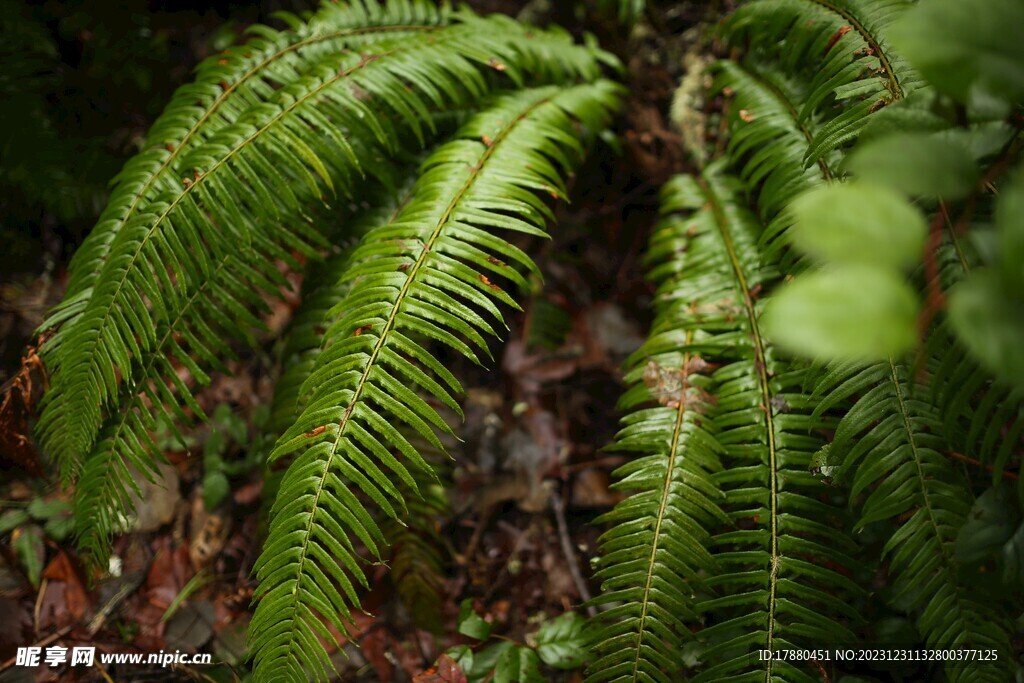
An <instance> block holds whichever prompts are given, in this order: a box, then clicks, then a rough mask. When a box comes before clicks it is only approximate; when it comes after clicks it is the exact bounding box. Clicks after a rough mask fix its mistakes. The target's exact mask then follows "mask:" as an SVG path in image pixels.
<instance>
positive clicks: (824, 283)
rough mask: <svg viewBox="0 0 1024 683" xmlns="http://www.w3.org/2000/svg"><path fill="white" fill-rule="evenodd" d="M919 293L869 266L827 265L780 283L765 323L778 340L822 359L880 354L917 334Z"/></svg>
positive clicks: (909, 343)
mask: <svg viewBox="0 0 1024 683" xmlns="http://www.w3.org/2000/svg"><path fill="white" fill-rule="evenodd" d="M917 310H918V302H917V296H916V295H915V293H914V291H913V290H912V289H911V288H910V286H909V285H908V284H907V282H906V281H905V280H904V279H903V278H902V277H901V276H899V275H897V274H895V273H893V272H891V271H889V270H886V269H884V268H878V267H873V266H867V265H855V266H839V267H826V268H825V269H823V270H819V271H817V272H813V273H807V274H805V275H801V276H800V277H798V278H796V279H795V280H793V281H792V282H790V283H788V284H785V285H783V286H782V287H780V288H779V290H778V292H777V293H776V294H775V296H774V297H773V298H772V299H771V300H770V301H769V302H768V304H767V306H766V308H765V313H764V326H765V329H766V330H767V332H768V335H769V336H770V337H772V338H773V340H774V341H775V342H777V343H778V344H780V345H782V346H785V347H787V348H789V349H790V350H791V351H794V352H796V353H799V354H803V355H807V356H811V357H815V358H821V359H872V358H873V359H881V358H886V357H889V356H893V355H899V354H902V353H903V352H905V351H907V350H909V349H910V348H911V347H913V345H914V341H915V339H916V328H915V321H916V317H917Z"/></svg>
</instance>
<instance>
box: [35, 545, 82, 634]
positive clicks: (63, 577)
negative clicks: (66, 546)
mask: <svg viewBox="0 0 1024 683" xmlns="http://www.w3.org/2000/svg"><path fill="white" fill-rule="evenodd" d="M43 578H44V579H47V580H48V581H49V583H48V584H47V586H46V595H44V605H45V603H46V598H47V597H48V596H49V594H50V593H52V594H53V595H54V597H55V598H56V599H57V600H58V601H59V608H58V609H57V610H56V613H55V616H56V617H57V618H56V620H55V621H54V622H52V624H50V625H52V626H55V627H57V628H60V627H62V626H66V625H67V624H68V623H73V622H75V621H81V619H82V618H83V617H84V615H85V611H86V609H87V608H88V607H89V597H88V594H87V593H86V590H85V585H84V584H83V582H82V577H81V575H80V574H79V573H78V570H77V568H76V567H75V565H74V563H73V562H72V561H71V558H70V557H68V554H67V553H66V552H64V551H63V550H60V551H58V552H57V556H56V557H54V558H53V559H52V560H50V564H48V565H46V569H44V570H43ZM40 612H42V610H40ZM61 614H66V615H68V616H70V618H71V621H62V620H61ZM40 619H42V617H40ZM40 627H41V628H42V620H40Z"/></svg>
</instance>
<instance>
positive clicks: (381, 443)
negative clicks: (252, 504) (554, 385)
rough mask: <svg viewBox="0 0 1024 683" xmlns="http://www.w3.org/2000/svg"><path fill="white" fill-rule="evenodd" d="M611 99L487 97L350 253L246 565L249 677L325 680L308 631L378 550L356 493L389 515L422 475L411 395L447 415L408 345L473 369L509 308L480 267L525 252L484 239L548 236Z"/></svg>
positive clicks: (448, 384)
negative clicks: (567, 180) (255, 550)
mask: <svg viewBox="0 0 1024 683" xmlns="http://www.w3.org/2000/svg"><path fill="white" fill-rule="evenodd" d="M616 93H617V89H616V87H615V86H613V85H611V84H609V83H608V82H603V81H602V82H598V83H596V84H593V85H581V86H576V87H572V88H568V89H540V90H532V91H524V92H522V93H519V94H517V95H511V96H507V97H504V98H501V99H499V100H497V101H496V102H495V103H494V104H493V105H492V107H491V108H489V109H488V110H487V111H485V112H483V113H481V114H479V115H477V116H476V117H474V118H473V119H471V120H470V121H469V122H468V123H467V124H466V125H465V126H464V127H463V128H462V129H461V130H460V132H459V134H458V135H457V137H456V139H455V140H454V141H452V142H450V143H448V144H446V145H444V146H442V147H441V148H440V149H438V150H437V151H436V152H434V153H433V154H432V155H431V156H430V157H429V158H428V159H427V161H426V162H424V165H423V169H422V176H421V178H420V179H419V181H418V182H417V184H416V186H415V188H414V193H413V197H412V199H411V200H410V201H409V203H408V204H406V206H405V207H404V208H403V209H402V210H401V211H400V212H399V214H398V215H397V216H396V217H395V220H394V221H392V222H391V223H389V224H386V225H383V226H381V227H379V228H377V229H374V230H372V231H371V232H370V233H369V234H368V235H367V236H366V238H365V240H364V241H363V242H362V243H361V244H360V246H359V247H358V248H357V249H356V252H355V253H354V254H353V257H352V261H353V264H354V265H353V266H352V267H350V268H349V269H348V270H347V271H346V272H345V274H344V275H343V279H344V280H346V281H351V282H352V283H353V284H352V288H351V289H350V290H349V292H348V294H347V295H346V297H345V299H344V300H343V301H342V302H341V303H340V304H339V305H338V306H337V307H336V320H335V322H334V323H333V324H332V325H331V327H330V328H329V329H328V332H327V339H328V342H327V344H328V345H327V347H326V349H325V351H324V352H323V353H321V355H320V356H319V358H318V359H317V363H316V368H315V369H314V371H313V372H312V374H311V375H310V376H309V378H308V379H307V380H306V389H304V391H306V390H308V391H309V392H310V399H309V402H308V403H307V404H306V406H305V408H304V410H303V413H302V415H301V416H300V417H299V419H298V420H297V421H296V422H295V424H294V425H293V426H292V427H291V428H289V429H288V430H287V431H286V432H285V433H284V434H283V435H282V437H281V439H280V441H279V443H278V445H277V447H276V448H275V450H274V453H273V454H272V457H273V458H277V457H281V456H282V455H285V454H289V453H292V452H295V451H299V452H300V453H299V455H298V457H297V458H296V460H295V462H294V463H292V465H291V466H290V467H289V469H288V471H287V473H286V475H285V477H284V480H283V482H282V484H281V489H280V492H279V493H278V498H277V502H276V503H275V506H274V510H273V512H272V520H271V524H270V531H269V538H268V539H267V543H266V545H265V547H264V551H263V553H262V555H261V556H260V559H259V561H258V562H257V565H256V567H255V572H256V576H257V578H258V579H259V580H260V584H261V585H260V588H259V591H258V594H257V596H258V599H259V603H258V606H257V609H256V613H255V615H254V617H253V621H252V624H251V627H250V639H251V649H252V651H253V653H254V662H255V672H256V676H257V678H258V679H259V680H305V679H306V676H307V675H312V676H314V677H317V678H320V677H322V675H321V674H322V673H323V672H324V671H326V667H327V666H328V664H327V661H328V658H327V652H326V650H325V649H324V647H323V646H322V645H321V644H320V643H319V641H318V640H317V635H316V634H320V635H322V636H324V637H327V634H328V631H327V629H326V627H325V626H324V622H326V623H329V624H331V625H332V626H333V627H334V628H336V629H338V630H339V631H341V632H344V620H345V619H347V618H348V617H349V616H350V614H351V611H350V610H351V606H352V605H358V599H357V597H356V592H355V585H356V584H365V582H366V579H365V575H364V573H363V571H362V569H361V567H360V561H361V560H360V559H359V553H358V552H357V550H356V548H355V545H354V543H355V542H356V541H357V540H358V541H361V542H362V544H363V545H365V546H366V548H367V550H368V551H369V553H370V554H371V555H373V556H375V557H380V551H381V548H382V546H383V545H384V536H383V533H382V531H381V529H380V527H379V526H378V524H377V522H376V521H375V520H374V519H373V517H372V516H371V514H370V513H369V511H368V510H367V508H366V507H365V506H364V504H363V503H362V502H361V501H360V500H359V498H357V496H356V495H355V493H354V492H353V488H354V489H356V490H359V491H361V492H362V493H363V494H365V495H366V496H367V497H368V498H369V499H370V500H372V501H373V503H374V505H375V507H376V508H378V509H380V510H381V511H382V512H383V513H384V514H385V515H386V516H387V517H391V518H397V517H398V516H399V515H400V514H401V511H404V508H405V497H404V496H403V494H402V492H401V491H400V490H399V488H398V485H397V484H396V483H395V481H396V480H397V481H400V482H402V483H403V484H404V485H405V486H408V487H410V488H411V489H412V490H414V491H416V490H418V486H417V484H416V481H415V478H414V476H413V474H412V473H411V472H410V467H411V468H412V469H413V470H419V471H422V472H427V473H429V472H431V471H432V470H431V468H430V466H429V464H428V463H427V462H426V461H425V460H424V459H423V457H422V455H421V454H420V452H419V451H417V449H416V448H415V447H414V446H413V445H412V444H411V443H410V441H409V440H408V439H406V438H405V437H404V436H403V435H402V433H401V430H400V429H399V428H398V426H397V425H404V427H407V428H408V429H410V430H412V432H413V433H415V434H417V435H418V436H419V437H420V438H422V439H423V440H424V441H426V443H427V444H429V445H431V446H433V447H435V448H439V449H440V448H442V446H441V443H440V441H439V440H438V438H437V436H436V433H435V430H439V431H448V430H449V428H448V426H447V424H446V423H445V422H444V421H443V420H442V419H441V417H440V416H439V415H438V413H437V411H436V409H435V408H433V407H432V406H431V405H429V404H428V403H427V402H425V401H424V400H423V399H422V398H420V397H419V395H418V394H417V393H416V392H415V391H414V390H413V389H411V388H410V386H414V387H418V388H419V389H421V390H423V391H425V392H427V393H429V394H430V395H432V396H433V397H434V398H435V399H436V400H437V401H439V402H440V403H442V404H445V405H447V406H449V407H450V408H454V409H457V407H458V406H457V404H456V403H455V400H454V396H453V395H452V394H453V393H458V392H460V391H461V387H460V386H459V384H458V382H457V381H456V380H455V378H454V377H453V376H452V374H451V372H450V371H448V370H447V369H446V368H445V367H444V366H443V365H442V364H441V363H440V362H439V361H437V360H436V358H434V357H433V356H432V355H431V353H430V351H429V350H428V349H426V348H425V347H424V346H423V345H422V342H421V341H417V340H420V339H428V340H430V339H433V340H435V341H439V342H441V343H442V344H444V345H446V346H448V347H449V348H451V349H452V350H454V351H457V352H459V353H460V354H462V355H464V356H466V357H467V358H469V359H471V360H474V361H477V360H478V355H477V354H478V353H486V352H487V347H486V344H485V342H484V338H483V336H482V335H483V334H492V333H493V331H492V327H491V324H490V322H488V319H487V318H486V317H484V316H485V315H486V316H489V317H491V318H492V319H494V320H496V321H497V322H499V323H500V321H501V315H500V312H499V311H498V310H497V308H496V307H495V303H496V302H504V303H507V304H510V305H513V306H514V305H515V302H514V301H513V300H512V299H511V298H510V297H509V296H508V295H507V294H506V293H505V292H504V291H503V290H501V289H500V286H499V285H498V284H496V283H493V282H491V281H490V280H489V278H488V276H487V275H485V274H484V273H483V272H481V271H480V270H477V268H480V269H481V270H485V269H486V270H487V271H488V272H491V273H501V272H503V271H504V269H507V268H511V267H512V266H511V265H506V264H514V263H516V262H517V260H518V259H521V258H524V257H523V256H522V254H521V252H519V251H518V250H515V249H513V248H512V247H511V245H508V244H507V243H506V242H504V240H502V239H500V238H497V237H495V236H494V235H493V234H492V231H494V230H511V231H513V232H520V233H525V234H530V235H539V236H542V235H544V234H545V233H544V230H543V226H544V225H545V223H546V222H547V221H548V220H550V219H551V218H552V215H551V211H550V209H549V208H548V206H547V204H545V203H544V201H543V200H542V199H540V198H539V197H538V196H537V194H536V193H537V192H546V193H549V194H551V195H552V196H554V197H562V196H564V194H565V193H564V189H563V185H562V180H561V178H562V177H563V176H564V174H565V173H566V172H567V171H568V170H569V169H570V168H571V167H572V162H573V161H574V160H575V159H576V158H578V156H579V155H580V154H581V153H582V151H583V149H582V147H581V145H580V142H579V139H578V137H577V135H576V134H575V132H574V130H573V121H574V120H578V121H579V122H580V123H581V124H582V125H583V127H584V129H585V130H589V131H591V132H592V133H596V132H598V131H600V130H601V129H603V127H604V126H605V125H606V124H607V121H608V119H609V114H610V111H611V110H613V109H614V108H615V106H616V104H617V103H616ZM483 264H487V265H486V266H485V265H483ZM371 276H372V277H371ZM474 347H475V350H474ZM433 377H437V378H438V379H439V380H440V381H438V380H435V379H434V378H433ZM392 449H395V450H397V451H398V452H399V453H400V454H401V459H399V458H397V457H395V456H394V455H392ZM384 468H386V469H387V470H389V471H390V473H391V474H390V475H389V474H385V472H384ZM392 477H394V478H395V479H394V480H393V479H392ZM328 640H331V639H328ZM303 671H305V673H303Z"/></svg>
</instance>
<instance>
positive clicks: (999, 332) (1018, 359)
mask: <svg viewBox="0 0 1024 683" xmlns="http://www.w3.org/2000/svg"><path fill="white" fill-rule="evenodd" d="M949 317H950V319H951V320H952V321H953V328H954V329H955V330H956V332H957V334H958V335H959V336H960V338H961V339H962V340H963V341H964V343H965V344H966V345H967V348H968V350H970V352H971V353H972V354H973V355H974V356H975V357H976V358H977V359H978V360H979V361H981V363H982V365H984V366H985V367H986V368H988V370H989V371H990V372H991V373H993V374H994V375H995V376H996V377H999V378H1003V379H1005V380H1007V381H1009V382H1010V383H1011V384H1013V385H1014V386H1016V387H1018V388H1024V353H1021V340H1022V339H1024V290H1021V289H1020V288H1019V287H1011V286H1009V285H1008V284H1007V283H1006V282H1005V281H1004V280H1003V278H1000V277H999V275H998V273H997V272H995V271H994V270H992V269H983V270H979V271H976V272H974V273H972V274H971V277H970V278H969V279H967V280H964V281H963V282H961V283H959V284H957V285H956V286H955V287H954V288H953V289H952V290H951V291H950V294H949Z"/></svg>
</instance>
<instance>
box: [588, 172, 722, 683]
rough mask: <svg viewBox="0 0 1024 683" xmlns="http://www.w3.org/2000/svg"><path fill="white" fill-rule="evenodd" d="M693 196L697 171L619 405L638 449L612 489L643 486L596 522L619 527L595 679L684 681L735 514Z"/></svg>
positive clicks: (605, 560)
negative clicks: (689, 242) (688, 211)
mask: <svg viewBox="0 0 1024 683" xmlns="http://www.w3.org/2000/svg"><path fill="white" fill-rule="evenodd" d="M695 194H697V193H695V188H694V187H693V179H692V178H690V177H689V176H679V177H677V178H675V179H674V180H673V181H672V182H671V183H670V184H668V185H666V186H665V188H664V189H663V190H662V212H663V214H664V217H663V219H662V221H661V222H660V223H659V225H658V227H657V228H656V229H655V232H654V233H653V234H652V236H651V239H650V243H649V246H648V254H647V257H646V263H647V265H648V268H649V272H650V277H651V279H652V280H654V281H655V282H656V283H657V285H658V296H657V297H656V299H655V306H656V311H657V314H656V317H655V320H654V323H653V326H652V328H651V332H650V335H649V336H648V339H647V341H646V342H645V343H644V345H643V346H641V347H640V349H638V350H637V351H636V352H635V353H634V354H633V356H632V357H631V358H630V359H629V360H628V361H627V366H628V367H629V368H630V369H629V371H628V372H627V374H626V380H627V381H628V382H629V383H630V385H631V386H630V389H629V390H628V391H627V392H626V393H625V394H624V395H623V397H622V399H621V401H620V403H619V407H620V408H622V409H624V410H631V411H633V412H631V413H630V414H629V415H628V416H627V417H626V418H625V419H624V420H623V428H622V431H621V432H619V434H618V436H617V437H616V441H615V443H614V446H613V447H614V449H615V450H620V451H624V452H627V453H635V454H636V459H634V460H632V461H630V462H629V463H627V464H625V465H623V466H622V467H620V468H618V469H617V470H616V471H615V472H614V474H613V476H614V477H615V478H616V479H617V482H616V483H615V484H614V488H616V489H620V490H628V491H633V492H634V493H632V495H630V496H629V497H628V498H626V499H625V500H624V501H622V502H621V503H619V504H618V505H616V506H615V508H614V509H613V510H612V511H611V512H609V513H607V514H605V515H602V516H601V517H599V518H598V519H597V520H596V522H597V523H608V524H611V526H610V528H609V529H608V530H607V531H606V532H605V533H604V534H603V535H602V536H601V539H600V557H599V559H598V561H597V565H596V566H597V572H596V573H595V575H594V577H595V578H596V579H597V580H599V581H600V582H601V595H599V596H598V597H596V598H595V600H594V604H596V605H610V606H611V607H610V609H607V610H606V611H604V612H602V613H601V614H600V615H599V616H598V617H597V619H596V620H595V621H594V623H592V624H591V641H592V643H593V651H594V654H595V660H594V661H593V663H592V664H591V666H590V668H589V669H588V670H587V679H586V680H587V681H588V683H596V682H598V681H660V682H664V683H670V682H671V681H675V680H678V675H679V672H680V671H682V670H683V661H682V655H683V652H682V643H683V641H684V640H685V639H687V638H692V636H691V635H690V630H689V626H690V625H691V624H695V623H697V622H698V621H699V618H698V615H697V611H696V607H695V604H694V594H695V592H696V591H697V589H698V588H699V587H700V586H701V584H702V582H703V579H702V578H701V575H702V574H703V573H706V572H709V571H711V570H712V568H713V566H714V561H713V560H712V558H711V555H710V554H709V553H708V551H707V544H708V541H709V539H710V534H709V533H708V531H707V529H708V528H714V527H715V526H718V525H719V524H727V523H728V517H726V515H725V513H723V512H722V511H721V509H720V508H719V507H718V505H719V503H720V502H721V498H722V494H721V492H720V491H719V490H718V486H717V485H716V483H715V482H714V480H713V479H712V477H711V474H712V473H713V472H717V471H719V470H720V469H721V463H720V462H719V454H720V452H721V451H722V448H721V446H720V445H719V444H718V442H717V441H716V440H715V438H714V436H713V429H714V426H713V424H712V423H711V420H710V418H709V417H708V412H709V408H710V404H711V402H712V400H713V399H712V397H711V395H710V394H709V392H708V384H709V382H710V377H709V369H710V367H711V366H710V365H709V364H708V363H707V362H706V361H704V360H703V358H702V357H701V356H702V355H704V356H707V355H708V352H709V351H710V350H711V349H710V348H709V339H708V335H707V334H706V333H704V332H703V324H704V321H705V316H706V314H707V312H708V311H707V310H706V309H707V308H708V307H711V308H713V307H714V305H715V304H714V297H713V296H708V295H706V293H705V291H704V282H703V279H704V278H702V277H701V275H700V274H698V271H697V268H699V265H700V258H699V257H693V258H692V259H691V257H690V254H689V253H688V252H684V253H683V256H682V257H681V258H680V256H679V254H680V252H681V251H683V246H684V244H685V240H686V237H685V232H686V229H687V221H686V220H685V219H684V218H683V217H682V216H681V215H680V214H679V211H680V210H681V209H684V208H692V204H691V202H692V201H693V197H694V196H695ZM719 350H720V349H719Z"/></svg>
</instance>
